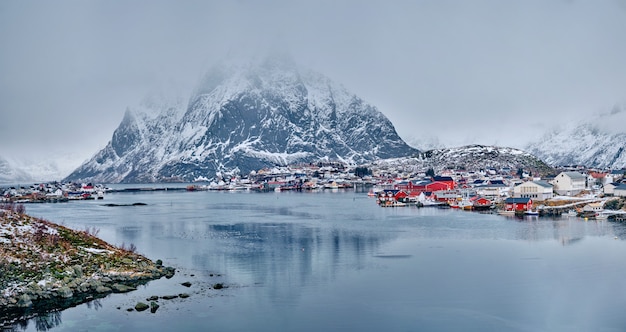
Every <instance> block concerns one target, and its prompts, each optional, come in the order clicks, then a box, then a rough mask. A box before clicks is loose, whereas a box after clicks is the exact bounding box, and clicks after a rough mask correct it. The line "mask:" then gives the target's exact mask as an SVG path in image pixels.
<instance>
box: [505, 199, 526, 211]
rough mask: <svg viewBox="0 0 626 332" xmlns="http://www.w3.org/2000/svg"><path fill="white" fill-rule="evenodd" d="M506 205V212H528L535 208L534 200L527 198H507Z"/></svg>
mask: <svg viewBox="0 0 626 332" xmlns="http://www.w3.org/2000/svg"><path fill="white" fill-rule="evenodd" d="M504 203H505V204H506V205H505V207H504V210H505V211H526V210H530V209H532V207H533V200H532V199H530V198H528V197H526V198H513V197H509V198H507V199H506V200H505V201H504Z"/></svg>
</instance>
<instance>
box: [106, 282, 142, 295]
mask: <svg viewBox="0 0 626 332" xmlns="http://www.w3.org/2000/svg"><path fill="white" fill-rule="evenodd" d="M111 289H112V290H113V292H115V293H126V292H130V291H134V290H136V289H137V288H135V287H131V286H126V285H124V284H118V283H115V284H113V285H111Z"/></svg>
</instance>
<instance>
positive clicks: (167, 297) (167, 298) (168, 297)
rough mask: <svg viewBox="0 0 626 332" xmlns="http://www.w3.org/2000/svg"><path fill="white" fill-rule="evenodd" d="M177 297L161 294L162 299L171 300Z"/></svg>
mask: <svg viewBox="0 0 626 332" xmlns="http://www.w3.org/2000/svg"><path fill="white" fill-rule="evenodd" d="M177 297H178V295H165V296H162V297H161V298H162V299H164V300H172V299H175V298H177Z"/></svg>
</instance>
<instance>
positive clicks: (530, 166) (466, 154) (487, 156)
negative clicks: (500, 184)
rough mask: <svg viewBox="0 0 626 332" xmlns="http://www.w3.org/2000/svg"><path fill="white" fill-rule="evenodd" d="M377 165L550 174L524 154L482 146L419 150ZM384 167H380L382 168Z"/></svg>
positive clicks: (413, 168) (414, 168)
mask: <svg viewBox="0 0 626 332" xmlns="http://www.w3.org/2000/svg"><path fill="white" fill-rule="evenodd" d="M376 165H378V167H381V166H387V167H388V166H393V165H396V166H399V165H400V166H402V167H404V168H405V169H407V170H409V171H411V172H419V171H425V170H428V169H429V168H432V169H433V170H434V171H435V172H436V173H441V171H443V170H446V169H449V170H467V171H475V172H477V171H480V170H487V169H495V170H497V171H500V170H502V169H504V168H508V169H510V170H512V171H513V172H515V171H517V170H518V169H520V168H522V169H524V170H525V171H527V172H528V171H530V172H531V174H533V175H534V176H545V175H549V174H554V173H555V171H554V169H553V168H552V167H550V166H548V165H547V164H546V163H544V162H543V161H541V160H540V159H538V158H537V157H535V156H533V155H531V154H530V153H528V152H525V151H522V150H518V149H513V148H508V147H496V146H485V145H467V146H461V147H455V148H444V149H434V150H428V151H423V152H420V153H419V154H417V155H416V156H415V157H411V158H399V159H387V160H383V161H378V162H376ZM383 168H384V167H383Z"/></svg>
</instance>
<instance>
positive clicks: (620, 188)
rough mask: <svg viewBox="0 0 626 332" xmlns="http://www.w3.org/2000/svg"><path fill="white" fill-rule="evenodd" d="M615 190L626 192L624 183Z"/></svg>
mask: <svg viewBox="0 0 626 332" xmlns="http://www.w3.org/2000/svg"><path fill="white" fill-rule="evenodd" d="M615 189H616V190H626V183H622V184H620V185H618V186H617V187H615Z"/></svg>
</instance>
